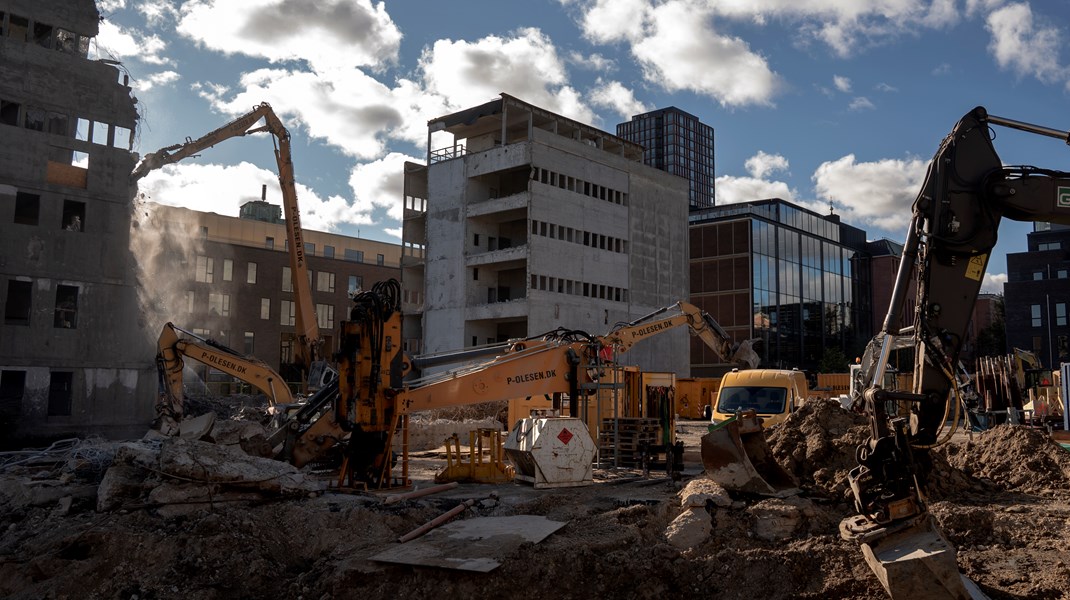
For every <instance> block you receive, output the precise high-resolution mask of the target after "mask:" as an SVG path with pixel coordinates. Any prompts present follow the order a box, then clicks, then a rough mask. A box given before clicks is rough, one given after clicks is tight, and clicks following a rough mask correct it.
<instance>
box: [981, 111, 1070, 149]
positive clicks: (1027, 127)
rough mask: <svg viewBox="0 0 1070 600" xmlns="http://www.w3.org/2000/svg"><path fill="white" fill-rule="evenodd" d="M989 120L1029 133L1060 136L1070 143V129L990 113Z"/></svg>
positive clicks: (995, 123)
mask: <svg viewBox="0 0 1070 600" xmlns="http://www.w3.org/2000/svg"><path fill="white" fill-rule="evenodd" d="M988 122H989V123H992V124H994V125H1002V126H1003V127H1010V128H1011V129H1017V130H1019V131H1028V132H1029V133H1036V134H1040V135H1046V136H1048V137H1053V138H1058V139H1060V140H1063V141H1064V142H1066V143H1068V144H1070V131H1060V130H1058V129H1053V128H1051V127H1044V126H1042V125H1033V124H1031V123H1025V122H1023V121H1015V120H1014V119H1006V118H1003V117H997V116H995V115H988Z"/></svg>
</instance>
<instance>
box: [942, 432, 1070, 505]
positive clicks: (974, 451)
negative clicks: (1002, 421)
mask: <svg viewBox="0 0 1070 600" xmlns="http://www.w3.org/2000/svg"><path fill="white" fill-rule="evenodd" d="M945 455H946V457H947V462H948V463H949V464H950V465H951V466H953V467H954V468H956V469H959V470H961V471H962V472H963V473H966V474H968V475H971V476H973V477H976V478H979V479H982V480H987V481H991V482H992V483H994V484H995V485H997V486H998V487H1000V488H1002V489H1005V490H1014V491H1021V492H1027V493H1031V492H1040V491H1044V490H1053V489H1054V490H1067V489H1070V453H1068V452H1066V451H1065V450H1063V449H1062V448H1061V447H1060V446H1059V444H1058V443H1056V442H1055V441H1054V440H1052V439H1051V437H1050V436H1049V435H1048V434H1047V433H1046V432H1045V431H1043V430H1040V429H1031V428H1028V427H1019V426H1014V425H999V426H997V427H993V428H992V429H989V430H987V431H983V432H981V433H980V434H976V436H975V437H974V439H972V440H970V441H967V442H966V443H965V444H962V445H960V446H950V447H948V448H947V449H946V450H945Z"/></svg>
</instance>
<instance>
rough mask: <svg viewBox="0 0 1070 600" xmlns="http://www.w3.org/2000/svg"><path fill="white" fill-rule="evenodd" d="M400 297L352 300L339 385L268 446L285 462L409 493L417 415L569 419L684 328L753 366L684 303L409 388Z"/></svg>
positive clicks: (516, 343) (516, 349)
mask: <svg viewBox="0 0 1070 600" xmlns="http://www.w3.org/2000/svg"><path fill="white" fill-rule="evenodd" d="M399 292H400V285H399V284H398V282H397V281H395V280H389V281H386V282H380V283H377V284H375V285H374V286H373V287H372V289H371V290H368V291H365V292H362V293H360V294H358V295H357V296H355V297H354V299H353V302H354V305H353V307H352V309H351V311H350V315H349V319H348V320H347V321H343V322H342V324H341V326H340V339H339V341H340V350H339V352H338V354H337V357H336V358H337V359H338V372H339V377H338V380H337V381H336V383H335V384H332V385H330V386H328V387H325V388H324V389H323V390H321V391H320V392H319V393H317V394H315V395H314V396H312V397H311V398H310V399H309V401H308V403H307V404H306V405H305V406H303V407H301V408H300V409H299V410H297V411H296V412H295V413H293V414H292V415H291V416H290V417H289V418H288V420H287V422H286V424H285V425H284V426H283V427H281V428H280V429H278V430H277V431H276V432H275V434H274V435H272V436H271V437H270V438H269V442H270V443H271V444H272V445H273V446H274V447H280V448H281V451H280V455H279V458H280V459H283V460H287V461H289V462H291V463H293V464H294V465H297V466H302V465H305V464H308V463H310V462H312V461H318V460H321V459H322V458H323V457H325V456H328V455H329V454H330V453H331V452H332V449H334V448H340V449H341V452H342V460H343V467H342V477H341V479H340V480H341V481H347V482H348V483H350V484H357V483H359V484H361V485H366V486H369V487H374V488H384V487H391V486H395V485H407V472H406V466H405V465H406V462H405V461H404V457H403V461H402V471H401V476H400V477H395V476H394V475H393V474H392V469H393V468H394V467H395V466H396V464H395V463H396V460H395V459H396V457H395V456H394V455H393V453H392V452H391V448H392V446H393V442H394V439H395V436H398V435H400V436H401V446H402V450H403V452H402V453H403V455H404V453H405V450H404V449H405V447H406V442H405V440H406V439H407V438H406V436H407V432H408V418H409V415H410V414H412V413H414V412H417V411H424V410H431V409H436V408H442V407H447V406H462V405H466V404H475V403H481V402H490V401H496V400H507V399H510V398H526V397H538V396H552V395H558V396H560V395H564V394H567V397H568V402H569V409H570V414H573V415H575V414H579V402H580V401H581V398H582V397H584V396H586V395H587V394H589V393H593V392H594V390H596V389H597V383H598V381H599V380H600V378H601V377H603V376H604V375H605V373H606V371H607V369H608V368H609V367H610V366H611V365H612V364H613V358H614V357H615V355H616V354H618V353H621V352H626V351H627V350H628V349H629V348H631V347H632V346H633V345H634V344H635V343H638V342H640V341H642V340H643V339H647V338H649V337H651V336H653V335H657V334H659V333H662V332H665V331H669V330H671V329H674V328H676V327H682V326H687V327H688V328H689V330H690V331H691V332H692V333H693V334H694V335H697V336H699V337H700V338H701V339H703V340H704V342H705V343H707V344H709V345H710V347H711V349H713V350H714V351H715V352H717V353H718V354H719V355H720V356H722V357H723V358H724V359H726V360H730V361H732V362H733V363H734V364H736V365H738V366H743V367H753V366H754V364H755V362H754V361H756V358H757V355H756V354H755V353H754V351H753V349H752V348H751V343H752V341H751V340H747V341H744V342H742V343H740V344H733V343H732V339H731V337H730V336H729V335H728V334H727V333H726V332H725V331H724V330H723V329H722V328H721V327H720V326H718V325H717V324H716V322H715V321H714V320H713V319H712V318H711V317H710V316H709V315H708V314H706V313H704V312H703V311H701V310H700V309H698V308H697V307H694V306H692V305H690V304H687V303H683V302H681V303H678V304H676V305H674V306H672V307H668V308H665V309H661V310H659V311H655V312H654V313H651V314H650V315H647V316H645V317H643V318H640V319H637V320H636V321H632V322H629V323H623V324H620V325H618V326H617V327H615V328H614V329H612V330H611V331H610V332H608V333H607V334H606V335H603V336H596V335H590V334H588V333H586V332H583V331H578V330H569V329H563V328H559V329H556V330H554V331H551V332H549V333H546V334H544V335H541V336H535V337H533V338H528V339H516V340H511V341H509V342H507V343H505V344H502V345H500V346H499V347H498V348H497V352H498V355H497V356H495V357H493V358H491V359H489V360H483V361H477V362H475V363H473V364H469V365H466V366H463V367H459V368H455V369H453V370H449V371H445V372H442V373H438V374H433V375H428V376H426V377H422V378H419V379H415V380H408V381H405V380H404V378H405V375H406V374H408V373H409V372H410V371H411V370H412V368H413V361H412V359H410V358H409V357H407V356H405V355H404V353H403V352H402V351H401V347H400V340H401V312H400V305H399V301H398V297H399V295H400V294H399ZM663 314H666V315H667V316H662V315H663ZM659 317H660V318H659Z"/></svg>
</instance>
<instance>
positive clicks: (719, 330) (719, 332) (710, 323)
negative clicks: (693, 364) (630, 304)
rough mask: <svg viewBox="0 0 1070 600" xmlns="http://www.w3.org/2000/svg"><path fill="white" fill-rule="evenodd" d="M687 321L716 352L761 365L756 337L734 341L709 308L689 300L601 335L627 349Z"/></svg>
mask: <svg viewBox="0 0 1070 600" xmlns="http://www.w3.org/2000/svg"><path fill="white" fill-rule="evenodd" d="M673 311H675V314H670V315H669V316H667V317H663V318H661V319H657V318H656V317H659V316H661V315H663V314H666V313H671V312H673ZM684 325H686V326H687V327H689V328H690V330H691V334H692V335H697V336H698V337H699V338H701V339H702V341H703V343H705V344H706V346H708V347H709V348H710V349H711V350H713V351H714V353H716V354H717V356H719V357H721V359H722V360H726V361H729V362H731V363H733V364H735V365H737V366H739V367H741V368H744V369H755V368H757V367H758V361H759V359H758V355H757V354H756V353H755V352H754V350H753V349H752V347H751V346H752V344H753V343H754V340H746V341H744V342H742V343H740V344H738V345H737V344H735V343H734V342H733V341H732V337H731V336H730V335H728V332H726V331H725V330H724V328H723V327H721V325H720V324H719V323H717V321H715V320H714V318H713V317H711V316H710V315H709V314H708V313H707V312H706V311H704V310H702V309H701V308H699V307H697V306H695V305H693V304H689V303H687V302H677V303H676V304H673V305H672V306H667V307H665V308H660V309H658V310H656V311H654V312H652V313H650V314H649V315H646V316H643V317H640V318H638V319H636V320H634V321H632V322H630V323H623V324H621V325H619V326H617V327H616V328H614V329H613V330H612V331H610V332H609V333H607V334H605V335H604V336H602V339H603V342H604V343H605V344H606V345H608V346H612V347H613V348H614V349H615V350H616V351H617V352H627V351H628V350H629V349H630V348H631V347H632V346H633V345H635V344H636V343H638V342H641V341H643V340H645V339H647V338H649V337H651V336H654V335H657V334H659V333H662V332H664V331H666V330H669V329H673V328H675V327H682V326H684Z"/></svg>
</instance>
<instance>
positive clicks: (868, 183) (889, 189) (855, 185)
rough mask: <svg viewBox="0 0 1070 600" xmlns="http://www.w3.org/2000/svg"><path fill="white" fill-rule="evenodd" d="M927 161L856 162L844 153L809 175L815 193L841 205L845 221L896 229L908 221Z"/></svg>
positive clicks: (884, 228)
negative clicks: (841, 156)
mask: <svg viewBox="0 0 1070 600" xmlns="http://www.w3.org/2000/svg"><path fill="white" fill-rule="evenodd" d="M927 164H928V161H924V160H921V159H918V158H908V159H906V160H897V159H883V160H878V161H875V162H862V163H859V162H855V156H854V155H853V154H848V155H847V156H844V157H843V158H840V159H838V160H834V161H829V162H825V163H822V164H821V165H820V166H818V168H817V170H815V171H814V174H813V176H812V177H811V179H812V180H813V182H814V189H815V191H816V192H817V195H818V196H819V197H820V198H822V199H824V200H826V201H832V202H834V203H836V204H837V205H838V206H840V207H842V208H843V210H844V211H845V212H846V213H847V214H846V215H845V217H844V218H845V220H847V221H848V222H852V223H859V224H870V225H874V226H876V227H878V228H880V229H883V230H885V231H898V230H901V229H902V228H904V227H906V224H907V223H908V222H909V221H910V214H911V205H912V203H913V202H914V199H915V197H916V196H917V193H918V190H919V189H920V188H921V184H922V181H923V179H924V178H925V170H926V165H927Z"/></svg>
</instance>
